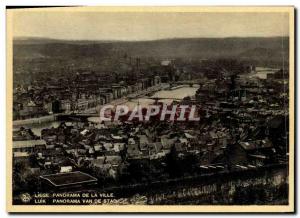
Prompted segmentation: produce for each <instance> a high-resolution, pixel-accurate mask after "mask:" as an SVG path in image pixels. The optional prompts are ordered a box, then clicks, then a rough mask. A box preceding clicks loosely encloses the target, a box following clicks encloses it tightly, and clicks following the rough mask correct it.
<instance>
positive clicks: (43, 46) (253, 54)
mask: <svg viewBox="0 0 300 218" xmlns="http://www.w3.org/2000/svg"><path fill="white" fill-rule="evenodd" d="M288 45H289V38H288V37H284V38H280V37H269V38H184V39H164V40H155V41H134V42H127V41H84V40H79V41H68V40H55V39H43V38H17V39H15V40H14V59H19V60H22V59H27V60H28V59H35V58H38V59H52V58H54V59H57V58H59V59H62V60H63V59H80V60H82V61H84V59H86V58H93V57H95V58H96V59H103V58H107V57H110V56H114V55H115V54H120V53H123V54H125V53H126V54H127V55H129V56H133V57H136V56H138V57H154V58H161V59H162V58H183V59H184V58H196V59H197V58H199V59H200V58H201V59H207V58H226V57H235V58H241V59H245V60H250V61H251V60H253V61H256V62H261V63H264V62H272V63H278V64H280V63H282V60H283V59H282V58H283V55H282V54H284V59H285V62H288V55H287V54H288V50H289V47H288Z"/></svg>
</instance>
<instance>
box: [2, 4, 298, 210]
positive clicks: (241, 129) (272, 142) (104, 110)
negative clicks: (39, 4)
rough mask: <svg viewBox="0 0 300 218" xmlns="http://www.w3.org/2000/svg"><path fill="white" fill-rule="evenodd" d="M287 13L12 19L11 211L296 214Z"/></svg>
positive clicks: (79, 11) (162, 10) (131, 12)
mask: <svg viewBox="0 0 300 218" xmlns="http://www.w3.org/2000/svg"><path fill="white" fill-rule="evenodd" d="M294 85H295V84H294V8H293V7H63V8H58V7H53V8H26V9H24V8H14V9H13V8H7V210H8V211H9V212H111V213H120V212H140V213H145V212H186V213H191V212H213V213H215V212H272V213H274V212H278V213H279V212H294V183H295V181H294V178H295V176H294V162H295V156H294Z"/></svg>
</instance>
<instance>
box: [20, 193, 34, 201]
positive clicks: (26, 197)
mask: <svg viewBox="0 0 300 218" xmlns="http://www.w3.org/2000/svg"><path fill="white" fill-rule="evenodd" d="M20 198H21V201H22V202H23V203H28V202H30V200H31V196H30V194H28V193H23V194H21V195H20Z"/></svg>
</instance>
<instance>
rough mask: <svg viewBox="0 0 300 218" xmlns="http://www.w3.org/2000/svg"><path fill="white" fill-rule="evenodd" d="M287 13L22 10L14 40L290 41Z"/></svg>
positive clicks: (15, 19)
mask: <svg viewBox="0 0 300 218" xmlns="http://www.w3.org/2000/svg"><path fill="white" fill-rule="evenodd" d="M288 18H289V17H288V14H287V13H280V12H276V13H274V12H268V13H265V12H264V13H262V12H260V13H252V12H251V13H250V12H248V13H240V12H239V13H228V12H227V13H222V12H219V13H212V12H209V13H207V12H184V13H183V12H181V13H178V12H172V13H170V12H169V13H163V12H122V13H121V12H118V13H116V12H95V11H92V12H91V11H89V12H86V11H85V12H84V11H79V12H78V11H77V12H70V11H69V12H66V11H60V12H57V11H46V12H39V11H27V12H26V11H20V12H17V13H14V16H13V22H12V24H13V35H14V37H45V38H53V39H67V40H126V41H139V40H156V39H165V38H197V37H216V38H219V37H270V36H288V35H289V22H288V21H289V19H288Z"/></svg>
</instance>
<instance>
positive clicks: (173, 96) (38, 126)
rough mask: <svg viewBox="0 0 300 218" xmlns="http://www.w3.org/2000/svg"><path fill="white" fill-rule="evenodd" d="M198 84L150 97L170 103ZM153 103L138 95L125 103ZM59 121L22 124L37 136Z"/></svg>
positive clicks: (190, 92) (96, 118) (160, 92)
mask: <svg viewBox="0 0 300 218" xmlns="http://www.w3.org/2000/svg"><path fill="white" fill-rule="evenodd" d="M198 88H199V86H197V85H194V86H193V87H190V86H182V87H180V88H175V89H172V90H161V91H157V92H155V93H154V94H153V95H152V96H151V97H154V98H165V99H161V100H159V102H164V103H167V104H169V103H171V102H172V101H173V100H172V99H183V98H184V97H187V96H190V97H193V96H194V95H195V93H196V91H197V89H198ZM152 103H154V100H153V99H149V98H147V97H144V98H143V97H140V98H136V99H132V100H130V101H127V102H126V103H125V105H127V106H128V107H129V108H133V107H134V106H136V105H137V104H140V105H141V106H143V107H146V106H147V105H149V104H152ZM89 120H91V121H95V122H96V121H98V120H99V117H90V118H89ZM59 124H60V121H51V122H43V123H38V124H28V125H23V126H24V127H26V128H31V130H32V131H33V132H34V133H35V134H36V135H38V136H40V135H41V130H42V129H45V128H51V127H54V128H56V127H57V126H59ZM14 128H19V126H14Z"/></svg>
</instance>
